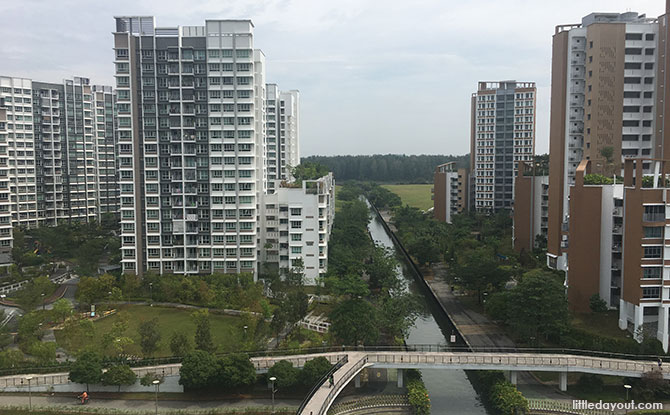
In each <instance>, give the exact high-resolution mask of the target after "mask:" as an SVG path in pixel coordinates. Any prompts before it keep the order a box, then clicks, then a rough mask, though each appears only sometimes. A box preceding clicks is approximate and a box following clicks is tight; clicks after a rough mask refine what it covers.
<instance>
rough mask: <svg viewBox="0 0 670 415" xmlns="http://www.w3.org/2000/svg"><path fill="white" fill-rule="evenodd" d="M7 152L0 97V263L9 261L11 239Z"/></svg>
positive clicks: (1, 99)
mask: <svg viewBox="0 0 670 415" xmlns="http://www.w3.org/2000/svg"><path fill="white" fill-rule="evenodd" d="M8 154H9V153H8V138H7V108H5V100H4V98H0V264H9V263H10V262H11V252H12V240H13V239H12V214H11V199H10V191H9V181H10V178H9V157H8Z"/></svg>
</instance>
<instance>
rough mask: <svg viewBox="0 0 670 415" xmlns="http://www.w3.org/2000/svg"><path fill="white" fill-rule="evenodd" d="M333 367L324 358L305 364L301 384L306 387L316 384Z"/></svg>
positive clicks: (301, 374) (301, 373)
mask: <svg viewBox="0 0 670 415" xmlns="http://www.w3.org/2000/svg"><path fill="white" fill-rule="evenodd" d="M332 367H333V365H332V364H330V362H329V361H328V359H326V358H325V357H323V356H320V357H317V358H315V359H312V360H308V361H307V362H305V366H303V368H302V371H301V372H300V383H302V384H303V385H304V386H306V387H310V386H313V385H315V384H316V382H318V381H319V380H320V379H321V378H322V377H323V376H324V375H325V374H326V373H328V371H329V370H330V369H331V368H332Z"/></svg>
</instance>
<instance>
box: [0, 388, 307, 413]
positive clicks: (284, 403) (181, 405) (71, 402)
mask: <svg viewBox="0 0 670 415" xmlns="http://www.w3.org/2000/svg"><path fill="white" fill-rule="evenodd" d="M269 393H270V391H268V394H269ZM0 402H1V403H2V405H3V406H10V405H26V406H27V405H28V395H27V394H23V395H2V397H1V398H0ZM32 404H33V406H73V407H74V406H78V403H77V400H76V394H73V395H72V397H71V398H68V397H66V396H45V395H38V394H35V393H33V396H32ZM299 405H300V401H299V400H295V399H275V407H276V408H282V407H283V408H285V407H298V406H299ZM88 406H90V407H94V408H114V409H134V410H138V411H141V410H153V409H154V408H155V401H154V400H140V399H130V400H129V399H101V398H96V394H95V393H92V394H91V400H90V402H89V403H88ZM270 406H272V400H271V399H270V398H268V399H256V398H249V399H231V400H225V401H223V400H218V401H204V400H193V401H179V400H162V399H161V398H160V395H159V398H158V409H159V410H160V409H161V408H163V409H165V408H169V409H209V408H250V407H270Z"/></svg>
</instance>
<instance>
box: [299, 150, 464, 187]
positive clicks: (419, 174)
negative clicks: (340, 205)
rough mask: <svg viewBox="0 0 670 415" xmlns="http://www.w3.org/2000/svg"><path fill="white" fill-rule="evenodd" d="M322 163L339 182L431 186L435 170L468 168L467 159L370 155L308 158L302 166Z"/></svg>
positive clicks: (456, 157)
mask: <svg viewBox="0 0 670 415" xmlns="http://www.w3.org/2000/svg"><path fill="white" fill-rule="evenodd" d="M305 161H307V162H315V163H320V164H323V165H324V166H326V167H327V168H328V170H330V171H332V172H333V174H334V175H335V177H337V180H338V181H340V182H344V181H349V180H359V181H374V182H385V183H432V182H433V174H434V172H435V167H436V166H438V165H440V164H443V163H447V162H449V161H456V162H457V166H458V167H468V165H469V163H470V157H469V156H468V155H467V154H466V155H463V156H452V155H449V156H444V155H423V154H422V155H418V156H408V155H404V154H375V155H372V156H310V157H305V158H303V163H304V162H305Z"/></svg>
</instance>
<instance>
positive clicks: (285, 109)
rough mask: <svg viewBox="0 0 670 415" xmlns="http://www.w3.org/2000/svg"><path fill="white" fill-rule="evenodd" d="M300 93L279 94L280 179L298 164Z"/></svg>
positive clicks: (285, 92) (286, 176)
mask: <svg viewBox="0 0 670 415" xmlns="http://www.w3.org/2000/svg"><path fill="white" fill-rule="evenodd" d="M299 107H300V92H298V91H297V90H294V89H292V90H289V91H281V93H280V94H279V113H278V114H277V117H278V123H279V154H280V160H279V164H280V166H281V170H282V177H281V179H284V180H286V179H287V178H288V177H289V174H290V171H289V169H290V168H292V167H295V166H297V165H298V164H300V137H299V131H300V117H299Z"/></svg>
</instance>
